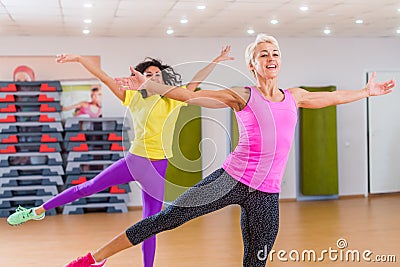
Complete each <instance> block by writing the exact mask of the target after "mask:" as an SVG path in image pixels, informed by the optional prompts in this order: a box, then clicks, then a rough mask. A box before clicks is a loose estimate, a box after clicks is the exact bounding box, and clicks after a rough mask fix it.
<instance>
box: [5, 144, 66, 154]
mask: <svg viewBox="0 0 400 267" xmlns="http://www.w3.org/2000/svg"><path fill="white" fill-rule="evenodd" d="M61 151H62V150H61V146H60V144H59V143H19V144H0V154H12V153H20V152H41V153H51V152H61Z"/></svg>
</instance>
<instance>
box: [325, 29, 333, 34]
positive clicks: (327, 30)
mask: <svg viewBox="0 0 400 267" xmlns="http://www.w3.org/2000/svg"><path fill="white" fill-rule="evenodd" d="M331 32H332V31H331V30H330V29H325V30H324V33H325V34H326V35H328V34H331Z"/></svg>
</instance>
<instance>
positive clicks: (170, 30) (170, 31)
mask: <svg viewBox="0 0 400 267" xmlns="http://www.w3.org/2000/svg"><path fill="white" fill-rule="evenodd" d="M166 33H167V34H168V35H171V34H173V33H174V30H173V29H172V28H168V30H167V31H166Z"/></svg>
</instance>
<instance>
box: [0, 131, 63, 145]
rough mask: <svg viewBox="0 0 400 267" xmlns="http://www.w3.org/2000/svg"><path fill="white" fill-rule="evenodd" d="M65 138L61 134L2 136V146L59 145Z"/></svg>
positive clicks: (0, 136) (0, 138)
mask: <svg viewBox="0 0 400 267" xmlns="http://www.w3.org/2000/svg"><path fill="white" fill-rule="evenodd" d="M62 141H63V137H62V134H61V133H59V132H55V133H40V132H32V133H9V134H0V143H1V144H17V143H39V142H40V143H57V142H62Z"/></svg>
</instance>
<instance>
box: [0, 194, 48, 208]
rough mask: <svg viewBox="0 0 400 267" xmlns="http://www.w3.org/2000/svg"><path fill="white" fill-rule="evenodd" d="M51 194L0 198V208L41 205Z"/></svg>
mask: <svg viewBox="0 0 400 267" xmlns="http://www.w3.org/2000/svg"><path fill="white" fill-rule="evenodd" d="M51 198H52V196H20V197H12V198H0V209H4V208H12V207H18V206H19V205H21V206H23V207H24V208H26V207H27V206H31V207H37V206H40V205H42V204H43V203H44V202H46V201H47V200H49V199H51Z"/></svg>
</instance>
